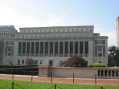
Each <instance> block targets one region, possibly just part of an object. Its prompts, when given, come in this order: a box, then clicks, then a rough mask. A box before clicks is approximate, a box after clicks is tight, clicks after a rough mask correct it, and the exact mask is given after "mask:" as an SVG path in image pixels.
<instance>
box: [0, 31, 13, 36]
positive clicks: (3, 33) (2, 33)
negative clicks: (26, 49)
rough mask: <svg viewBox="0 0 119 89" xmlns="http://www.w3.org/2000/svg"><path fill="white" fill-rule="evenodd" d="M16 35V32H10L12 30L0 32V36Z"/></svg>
mask: <svg viewBox="0 0 119 89" xmlns="http://www.w3.org/2000/svg"><path fill="white" fill-rule="evenodd" d="M7 36H8V37H14V36H15V34H14V33H10V32H0V37H7Z"/></svg>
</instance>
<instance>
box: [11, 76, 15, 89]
mask: <svg viewBox="0 0 119 89" xmlns="http://www.w3.org/2000/svg"><path fill="white" fill-rule="evenodd" d="M11 89H14V74H12V84H11Z"/></svg>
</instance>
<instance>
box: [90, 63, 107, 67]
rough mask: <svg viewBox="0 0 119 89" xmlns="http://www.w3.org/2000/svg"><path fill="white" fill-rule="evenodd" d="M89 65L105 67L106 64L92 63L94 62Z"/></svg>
mask: <svg viewBox="0 0 119 89" xmlns="http://www.w3.org/2000/svg"><path fill="white" fill-rule="evenodd" d="M90 67H107V65H105V64H103V63H94V64H92V65H90Z"/></svg>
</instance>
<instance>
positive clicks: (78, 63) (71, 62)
mask: <svg viewBox="0 0 119 89" xmlns="http://www.w3.org/2000/svg"><path fill="white" fill-rule="evenodd" d="M87 64H88V62H87V61H86V60H85V59H84V58H82V57H80V56H73V57H70V58H68V59H67V60H66V61H64V66H65V67H87Z"/></svg>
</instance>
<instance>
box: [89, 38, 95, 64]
mask: <svg viewBox="0 0 119 89" xmlns="http://www.w3.org/2000/svg"><path fill="white" fill-rule="evenodd" d="M88 42H89V44H88V47H89V54H88V58H89V59H88V64H89V65H90V64H92V63H94V62H95V56H94V51H95V47H94V45H93V40H89V41H88Z"/></svg>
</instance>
